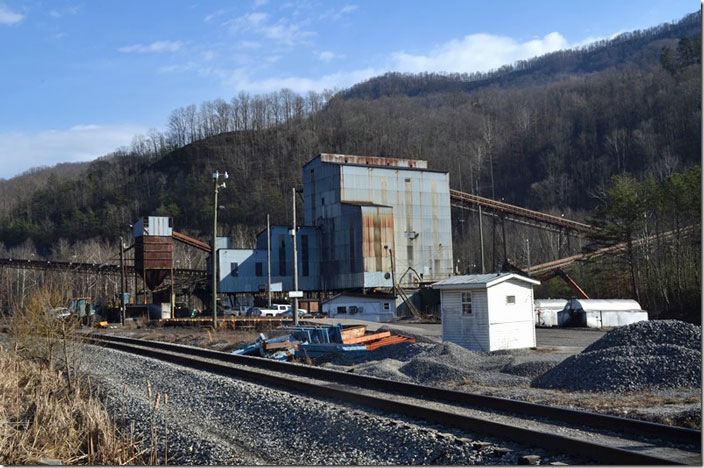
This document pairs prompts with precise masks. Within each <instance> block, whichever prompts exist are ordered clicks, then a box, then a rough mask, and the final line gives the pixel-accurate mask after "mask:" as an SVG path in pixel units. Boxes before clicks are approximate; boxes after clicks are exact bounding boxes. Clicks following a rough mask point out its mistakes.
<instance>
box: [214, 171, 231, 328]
mask: <svg viewBox="0 0 704 468" xmlns="http://www.w3.org/2000/svg"><path fill="white" fill-rule="evenodd" d="M221 176H222V178H223V179H227V178H228V177H229V176H228V175H227V172H225V173H224V174H220V173H219V172H218V171H215V172H213V193H214V200H213V250H212V252H211V258H212V261H213V268H212V269H213V303H212V307H213V328H217V327H218V303H217V300H218V256H217V252H218V249H217V236H218V190H219V189H220V188H225V187H226V185H225V182H223V183H222V184H219V183H218V179H219V178H220V177H221Z"/></svg>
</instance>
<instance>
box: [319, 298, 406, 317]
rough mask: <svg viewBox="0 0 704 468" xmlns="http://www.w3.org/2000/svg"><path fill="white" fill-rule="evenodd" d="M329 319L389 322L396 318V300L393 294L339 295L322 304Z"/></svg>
mask: <svg viewBox="0 0 704 468" xmlns="http://www.w3.org/2000/svg"><path fill="white" fill-rule="evenodd" d="M322 310H323V313H324V314H327V315H328V317H337V318H353V319H358V320H368V321H371V322H387V321H389V320H393V319H394V317H395V316H396V299H395V297H394V296H393V295H391V294H353V293H346V294H345V293H343V294H337V295H335V296H333V297H331V298H330V299H328V300H326V301H323V302H322Z"/></svg>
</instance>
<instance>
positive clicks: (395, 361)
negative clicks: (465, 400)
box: [316, 343, 554, 387]
mask: <svg viewBox="0 0 704 468" xmlns="http://www.w3.org/2000/svg"><path fill="white" fill-rule="evenodd" d="M517 354H520V352H517ZM515 358H516V356H514V355H513V353H511V352H503V353H485V352H479V351H470V350H467V349H465V348H463V347H461V346H459V345H456V344H454V343H440V344H431V343H399V344H396V345H390V346H384V347H382V348H379V349H377V350H375V351H374V352H366V353H336V354H329V355H327V356H322V357H321V358H318V360H317V361H316V363H317V364H318V365H321V366H323V367H327V368H330V369H336V370H341V371H348V372H354V373H358V374H363V375H369V376H373V377H379V378H383V379H389V380H396V381H399V382H411V383H417V384H422V385H444V384H467V383H473V384H477V385H482V386H494V387H510V386H519V387H527V386H529V385H530V377H534V376H535V375H538V374H542V373H543V372H545V371H546V370H547V369H548V367H547V366H546V365H543V364H536V365H537V366H540V367H539V368H540V369H541V372H539V373H537V374H536V373H535V371H530V370H529V369H532V367H531V365H532V364H531V363H530V362H527V363H524V364H517V363H515V362H514V361H515ZM552 365H554V363H553V364H552ZM511 366H515V368H513V367H511ZM505 369H508V372H506V371H505ZM531 372H532V373H531Z"/></svg>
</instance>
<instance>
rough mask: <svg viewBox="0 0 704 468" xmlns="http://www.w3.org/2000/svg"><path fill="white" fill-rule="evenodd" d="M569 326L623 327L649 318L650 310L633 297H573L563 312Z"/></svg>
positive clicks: (565, 324)
mask: <svg viewBox="0 0 704 468" xmlns="http://www.w3.org/2000/svg"><path fill="white" fill-rule="evenodd" d="M561 315H562V316H563V321H564V322H565V323H564V325H562V324H561V326H568V327H589V328H603V327H621V326H623V325H628V324H631V323H636V322H640V321H642V320H648V312H646V311H645V310H643V309H641V307H640V304H638V302H636V301H634V300H633V299H572V300H570V301H569V302H568V303H567V305H566V306H565V308H564V310H563V311H562V312H561Z"/></svg>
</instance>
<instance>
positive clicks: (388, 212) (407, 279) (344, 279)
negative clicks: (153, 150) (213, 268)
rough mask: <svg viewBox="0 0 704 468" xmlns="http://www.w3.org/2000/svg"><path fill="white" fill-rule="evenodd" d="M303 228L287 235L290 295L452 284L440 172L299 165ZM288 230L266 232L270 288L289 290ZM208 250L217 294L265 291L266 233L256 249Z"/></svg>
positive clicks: (394, 165)
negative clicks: (211, 252)
mask: <svg viewBox="0 0 704 468" xmlns="http://www.w3.org/2000/svg"><path fill="white" fill-rule="evenodd" d="M303 199H304V205H303V206H304V213H303V215H304V216H303V218H304V223H303V224H304V225H303V226H301V227H300V228H299V230H298V231H297V234H296V245H297V249H298V277H299V289H300V290H302V291H326V292H327V291H344V290H361V291H364V290H368V289H373V288H391V287H392V278H394V279H395V282H396V283H397V284H398V285H401V286H404V287H417V286H419V285H420V284H424V283H432V282H434V281H438V280H441V279H444V278H447V277H449V276H451V275H452V272H453V260H452V259H453V257H452V233H451V223H450V187H449V175H448V173H447V172H443V171H435V170H430V169H428V168H427V161H423V160H412V159H396V158H381V157H366V156H351V155H341V154H320V155H318V156H317V157H315V158H314V159H312V160H311V161H309V162H308V163H307V164H305V165H304V166H303ZM291 239H292V237H291V235H290V234H289V227H288V226H273V227H272V229H271V277H272V279H271V280H272V283H279V282H280V283H282V289H283V290H284V291H289V290H292V289H293V281H292V275H293V268H292V258H293V257H292V252H291V246H292V245H291ZM228 242H229V241H228V240H226V239H220V240H219V245H218V252H217V255H218V261H219V263H218V264H219V279H220V282H219V292H221V293H226V294H237V293H252V292H258V291H262V290H266V287H267V238H266V231H263V232H261V233H260V234H259V235H258V237H257V245H256V249H233V248H231V246H230V245H229V243H228Z"/></svg>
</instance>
